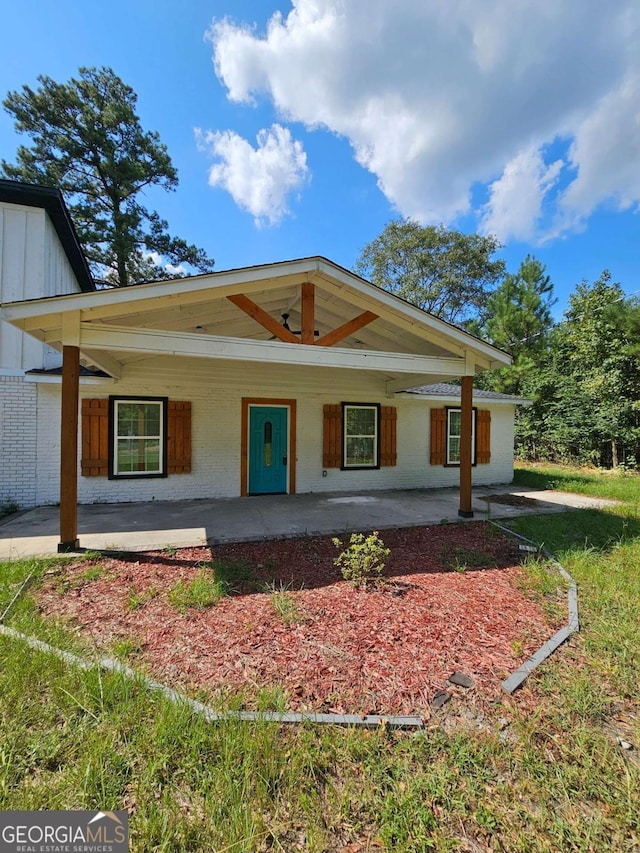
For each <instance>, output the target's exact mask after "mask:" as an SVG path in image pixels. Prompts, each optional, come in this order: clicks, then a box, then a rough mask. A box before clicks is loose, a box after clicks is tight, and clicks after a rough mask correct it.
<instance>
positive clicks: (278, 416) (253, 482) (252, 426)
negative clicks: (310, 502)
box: [249, 406, 289, 495]
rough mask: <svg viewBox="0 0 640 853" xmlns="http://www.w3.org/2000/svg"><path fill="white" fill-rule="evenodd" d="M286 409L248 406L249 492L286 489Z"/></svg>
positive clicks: (261, 493)
mask: <svg viewBox="0 0 640 853" xmlns="http://www.w3.org/2000/svg"><path fill="white" fill-rule="evenodd" d="M287 422H288V409H286V408H285V407H283V406H251V408H250V409H249V494H250V495H278V494H284V493H285V492H286V491H287V471H288V465H289V460H288V453H287V450H288V440H287V432H288V430H287Z"/></svg>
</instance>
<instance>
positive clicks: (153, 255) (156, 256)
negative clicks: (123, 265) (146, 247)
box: [142, 252, 187, 276]
mask: <svg viewBox="0 0 640 853" xmlns="http://www.w3.org/2000/svg"><path fill="white" fill-rule="evenodd" d="M142 256H143V257H144V258H147V259H148V260H150V261H152V263H154V264H155V265H156V266H158V267H162V269H163V270H164V271H165V272H167V273H169V275H175V276H182V275H186V274H187V268H186V267H184V266H182V264H177V265H176V264H169V263H167V264H165V263H164V257H163V256H162V255H161V254H160V253H159V252H142Z"/></svg>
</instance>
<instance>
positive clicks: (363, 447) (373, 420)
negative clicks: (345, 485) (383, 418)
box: [342, 403, 380, 468]
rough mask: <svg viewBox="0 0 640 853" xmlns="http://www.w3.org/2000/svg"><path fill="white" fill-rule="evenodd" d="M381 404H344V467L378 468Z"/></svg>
mask: <svg viewBox="0 0 640 853" xmlns="http://www.w3.org/2000/svg"><path fill="white" fill-rule="evenodd" d="M379 425H380V406H379V405H378V404H376V403H374V404H358V403H343V404H342V428H343V442H342V467H343V468H378V467H379V462H378V457H379V447H378V445H379V433H380V428H379Z"/></svg>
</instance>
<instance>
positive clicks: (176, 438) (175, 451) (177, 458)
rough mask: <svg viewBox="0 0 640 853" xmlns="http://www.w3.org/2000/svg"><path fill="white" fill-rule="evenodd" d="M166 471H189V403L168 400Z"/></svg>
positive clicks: (169, 472) (174, 472)
mask: <svg viewBox="0 0 640 853" xmlns="http://www.w3.org/2000/svg"><path fill="white" fill-rule="evenodd" d="M167 473H168V474H190V473H191V403H190V402H178V401H176V400H169V404H168V409H167Z"/></svg>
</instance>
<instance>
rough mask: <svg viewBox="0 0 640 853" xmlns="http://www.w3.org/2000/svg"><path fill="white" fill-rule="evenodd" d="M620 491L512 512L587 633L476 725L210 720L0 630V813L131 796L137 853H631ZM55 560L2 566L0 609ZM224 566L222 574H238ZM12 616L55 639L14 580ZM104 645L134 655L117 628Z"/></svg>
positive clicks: (639, 540)
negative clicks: (570, 591)
mask: <svg viewBox="0 0 640 853" xmlns="http://www.w3.org/2000/svg"><path fill="white" fill-rule="evenodd" d="M576 476H579V477H580V478H584V477H587V476H588V475H586V474H585V473H584V472H578V474H576ZM621 479H625V478H621ZM567 480H568V481H569V480H570V477H569V475H568V474H567ZM580 482H581V484H582V488H583V489H585V490H586V489H593V490H594V492H589V491H585V492H583V493H597V492H598V491H599V490H600V489H601V488H602V487H601V485H600V483H601V481H600V479H598V478H597V477H596V476H594V477H593V479H592V480H591V481H590V482H586V481H584V480H580ZM565 488H566V486H565ZM636 503H637V501H635V500H634V499H629V500H628V501H627V503H626V504H625V505H624V506H622V507H620V508H615V509H613V510H612V511H606V512H604V511H592V510H588V511H579V512H571V513H566V514H561V515H547V516H540V517H523V518H521V519H517V520H515V521H513V522H511V523H512V524H513V525H514V527H517V529H518V531H519V532H521V533H522V534H523V535H526V536H529V537H531V538H533V539H535V540H537V541H539V542H543V543H544V544H545V545H546V547H547V548H549V549H550V550H551V551H552V552H553V553H554V554H555V555H556V556H557V558H558V559H560V561H561V562H562V563H563V565H564V566H565V567H566V568H567V570H568V571H570V572H571V573H572V575H573V576H574V577H575V579H576V581H577V582H578V586H579V596H580V607H581V618H582V624H583V630H582V632H581V634H580V635H578V636H577V637H574V639H572V640H571V641H570V643H568V644H566V645H565V646H564V647H562V649H561V650H560V651H559V652H558V653H556V654H555V655H554V656H553V657H552V658H551V659H550V660H548V661H547V662H546V663H545V664H544V665H543V666H542V667H541V668H540V669H539V670H538V671H537V672H536V673H535V674H534V675H533V676H532V678H531V679H530V680H529V682H527V684H526V686H525V688H524V690H523V691H522V692H521V693H520V694H515V695H514V697H513V698H512V699H506V698H505V700H504V701H503V703H502V704H500V705H498V706H496V707H495V709H494V710H491V709H488V710H487V712H486V716H485V720H484V724H485V728H484V729H483V730H480V731H478V730H476V729H471V728H469V729H468V730H466V729H464V728H461V729H457V730H456V733H454V734H447V733H446V732H445V730H444V729H443V728H441V727H439V726H438V725H437V723H436V721H435V720H432V721H429V723H428V726H427V728H426V730H425V731H424V732H421V733H413V734H410V733H402V732H392V731H389V730H388V729H387V728H385V727H381V728H380V729H378V730H375V731H372V732H367V731H359V730H344V729H336V728H320V727H312V726H300V727H293V728H286V727H284V726H279V725H276V724H259V723H255V724H254V723H250V724H242V723H236V722H225V723H219V724H216V725H212V724H206V723H205V722H203V721H202V720H200V719H198V718H195V717H193V716H192V715H191V714H190V713H188V712H187V711H186V710H184V709H182V708H176V707H174V706H172V705H170V704H169V703H168V702H167V701H165V700H164V699H162V698H161V697H159V696H157V695H154V694H151V693H149V692H148V691H147V690H146V689H145V688H144V687H143V686H142V685H141V684H136V683H131V682H128V681H126V680H124V679H123V678H122V677H120V676H116V675H103V676H100V675H99V674H98V673H97V672H96V671H93V672H87V673H80V672H76V671H74V670H71V669H70V668H69V667H67V666H65V665H63V664H62V663H61V662H59V661H57V660H55V659H53V658H51V657H48V656H46V655H43V654H42V653H39V652H34V651H30V650H27V649H26V648H25V647H24V646H23V645H21V644H20V643H19V642H16V641H13V640H10V639H8V638H4V637H0V809H23V808H35V809H45V808H46V809H66V808H87V809H90V808H98V807H100V808H102V809H118V808H123V807H127V808H129V809H130V811H131V817H130V827H131V850H132V851H139V853H143V851H145V853H146V851H175V852H176V853H178V851H184V850H189V851H196V853H197V852H198V851H202V853H204V851H207V853H209V852H210V851H215V853H223V851H225V853H227V851H228V852H229V853H254V851H279V853H289V851H295V850H304V851H310V852H311V853H324V852H325V851H326V853H337V851H340V850H343V848H345V847H346V846H347V845H354V846H353V848H352V849H354V850H356V849H359V851H361V853H364V851H367V850H368V851H374V850H380V849H383V850H386V851H393V852H394V853H424V851H430V850H433V851H469V850H482V851H488V850H495V851H507V853H530V851H536V853H538V851H541V853H557V851H563V853H565V851H583V852H584V853H589V851H598V853H599V851H601V850H602V851H604V850H607V851H609V850H611V851H625V853H627V851H628V853H632V851H635V850H638V849H640V825H639V821H640V798H639V794H638V792H639V791H640V761H639V760H638V750H639V748H640V722H639V721H640V702H639V700H638V684H639V683H640V654H639V653H638V649H640V627H639V624H638V623H639V621H640V620H639V618H638V613H640V516H639V514H638V511H637V509H636V508H635V505H636ZM56 565H57V563H54V562H43V561H26V562H24V563H8V564H3V565H2V566H0V605H1V603H2V601H5V602H6V601H8V600H10V598H11V595H12V594H13V592H14V591H15V590H16V589H17V588H18V586H19V584H20V583H21V581H22V579H23V578H24V577H25V576H26V574H28V572H29V571H30V570H32V569H33V570H35V571H36V575H37V576H38V577H39V576H41V575H42V573H43V572H44V571H46V570H50V569H51V568H55V567H56ZM234 572H235V580H232V583H233V584H237V583H241V582H242V583H245V582H248V580H250V578H249V577H248V575H250V573H247V572H245V577H244V578H243V580H242V581H240V580H238V579H237V575H238V574H242V572H241V571H239V570H237V569H234V570H232V571H231V574H232V575H234ZM527 573H529V581H528V582H529V583H530V588H531V592H532V594H534V595H539V596H542V597H543V598H544V596H546V595H551V594H552V593H553V591H554V590H555V588H556V587H557V583H558V581H557V576H556V575H554V574H553V573H552V572H547V571H546V569H545V567H544V564H542V563H535V564H533V563H532V564H530V566H528V567H527ZM214 578H215V579H216V580H221V579H220V578H218V577H216V576H214ZM285 593H286V591H285ZM10 621H11V624H19V625H21V627H22V628H23V629H24V630H29V627H30V626H32V627H33V629H34V630H36V631H38V632H40V631H44V630H48V631H50V632H51V636H56V632H58V634H59V639H60V641H61V642H62V641H63V629H62V628H60V627H59V626H54V627H48V628H47V627H46V626H45V625H43V624H42V620H40V619H39V616H38V614H37V610H36V609H35V607H34V605H33V601H32V599H31V596H30V595H29V594H27V596H26V598H25V600H24V601H22V602H21V603H20V605H19V606H18V607H17V608H16V611H15V613H14V614H13V615H12V616H11V617H10ZM114 652H117V653H118V654H119V655H120V656H121V657H126V658H127V659H128V660H130V662H134V660H135V654H136V648H135V645H134V644H133V643H131V642H129V643H125V642H124V641H123V642H122V643H121V644H120V645H119V646H118V648H117V649H114ZM132 659H133V660H132ZM285 704H286V697H284V696H283V695H281V694H279V693H278V692H277V691H275V692H274V691H265V692H264V694H263V696H262V698H261V707H263V708H265V709H269V708H274V707H275V708H283V707H284V706H285ZM499 721H500V722H499ZM505 721H506V722H505ZM617 737H624V739H625V740H628V741H630V742H631V743H633V744H634V745H635V747H636V748H635V750H633V751H631V752H625V751H624V750H622V749H621V748H620V746H619V745H618V743H617V741H616V738H617ZM374 842H375V843H374ZM358 844H359V845H361V847H360V848H358V847H357V845H358Z"/></svg>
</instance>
